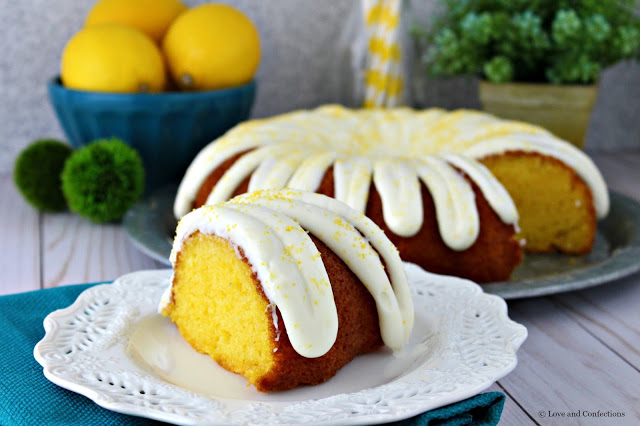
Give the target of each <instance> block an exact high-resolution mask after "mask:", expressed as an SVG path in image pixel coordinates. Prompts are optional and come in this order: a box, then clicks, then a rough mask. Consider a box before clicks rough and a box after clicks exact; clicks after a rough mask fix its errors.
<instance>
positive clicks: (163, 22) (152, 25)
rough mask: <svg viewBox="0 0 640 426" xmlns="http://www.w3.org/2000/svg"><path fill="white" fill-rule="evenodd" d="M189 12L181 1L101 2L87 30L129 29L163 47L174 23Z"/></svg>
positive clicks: (90, 17)
mask: <svg viewBox="0 0 640 426" xmlns="http://www.w3.org/2000/svg"><path fill="white" fill-rule="evenodd" d="M186 9H187V6H185V5H184V4H182V3H181V2H180V1H178V0H100V1H99V2H97V3H96V4H95V5H94V6H93V8H92V9H91V11H89V14H88V15H87V19H86V20H85V26H86V27H91V26H94V25H100V24H122V25H127V26H129V27H133V28H137V29H139V30H140V31H142V32H143V33H145V34H147V35H148V36H149V37H151V38H152V39H153V40H154V41H155V42H157V43H160V42H161V41H162V37H163V36H164V33H165V32H166V31H167V28H169V25H170V24H171V22H172V21H173V20H174V19H175V18H176V17H177V16H178V15H179V14H180V13H182V12H184V11H185V10H186Z"/></svg>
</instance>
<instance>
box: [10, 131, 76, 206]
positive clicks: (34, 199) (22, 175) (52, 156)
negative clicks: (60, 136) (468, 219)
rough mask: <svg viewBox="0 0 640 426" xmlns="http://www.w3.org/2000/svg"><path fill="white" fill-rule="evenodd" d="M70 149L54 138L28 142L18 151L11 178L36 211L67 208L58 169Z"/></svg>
mask: <svg viewBox="0 0 640 426" xmlns="http://www.w3.org/2000/svg"><path fill="white" fill-rule="evenodd" d="M72 151H73V150H72V149H71V147H70V146H69V145H67V144H66V143H64V142H60V141H58V140H54V139H42V140H37V141H35V142H33V143H31V144H30V145H29V146H28V147H27V148H26V149H25V150H24V151H22V152H21V153H20V155H19V156H18V159H17V160H16V163H15V167H14V169H13V181H14V182H15V184H16V186H17V187H18V189H19V190H20V193H21V194H22V196H23V197H24V198H25V199H26V200H27V201H28V202H29V204H31V205H32V206H33V207H35V208H36V209H38V210H42V211H50V212H57V211H62V210H65V209H66V208H67V202H66V200H65V198H64V195H63V194H62V186H61V182H60V172H62V168H63V167H64V163H65V161H66V160H67V158H69V156H70V155H71V152H72Z"/></svg>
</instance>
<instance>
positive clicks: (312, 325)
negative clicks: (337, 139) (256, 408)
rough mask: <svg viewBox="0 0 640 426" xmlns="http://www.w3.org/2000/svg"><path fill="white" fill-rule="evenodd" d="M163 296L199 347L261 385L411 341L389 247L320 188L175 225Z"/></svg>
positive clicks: (285, 385)
mask: <svg viewBox="0 0 640 426" xmlns="http://www.w3.org/2000/svg"><path fill="white" fill-rule="evenodd" d="M171 262H172V263H173V267H174V274H173V277H172V282H171V286H170V287H169V288H168V289H167V291H166V292H165V294H164V296H163V299H162V301H161V303H160V311H161V313H162V314H163V315H165V316H169V317H170V318H171V321H173V322H174V323H175V324H176V325H177V327H178V329H179V330H180V333H181V334H182V336H183V337H184V338H185V340H186V341H188V342H189V343H190V344H191V345H192V346H193V347H194V348H195V349H196V350H198V351H199V352H202V353H206V354H209V355H210V356H211V357H212V358H213V359H215V360H216V361H217V362H218V364H219V365H221V366H222V367H224V368H226V369H227V370H229V371H232V372H235V373H239V374H241V375H243V376H245V377H246V378H247V379H248V381H249V383H250V384H253V385H255V387H256V388H257V389H258V390H259V391H263V392H267V391H277V390H285V389H290V388H293V387H295V386H298V385H302V384H309V385H313V384H318V383H321V382H324V381H326V380H328V379H329V378H331V377H332V376H334V375H335V374H336V372H337V371H338V370H339V369H340V368H341V367H342V366H344V365H345V364H346V363H348V362H349V361H351V360H352V359H353V358H354V357H355V356H356V355H358V354H361V353H366V352H370V351H373V350H375V349H378V348H380V347H381V346H382V345H383V344H384V345H386V346H389V347H391V348H392V349H394V350H396V349H399V348H401V347H402V346H403V345H404V344H405V343H406V342H407V340H408V339H409V335H410V333H411V329H412V327H413V305H412V301H411V295H410V291H409V286H408V284H407V278H406V274H405V271H404V267H403V264H402V261H401V260H400V257H399V255H398V252H397V250H396V248H395V247H394V246H393V244H392V243H391V242H390V241H389V239H388V238H387V237H386V236H385V234H384V232H382V230H380V228H379V227H378V226H376V225H375V224H374V223H373V222H372V221H371V220H370V219H368V218H367V217H365V216H364V215H362V214H361V213H358V212H356V211H355V210H353V209H351V208H350V207H349V206H347V205H346V204H344V203H342V202H340V201H337V200H335V199H332V198H329V197H326V196H324V195H320V194H315V193H307V192H302V191H296V190H280V191H267V190H265V191H257V192H254V193H250V194H245V195H241V196H239V197H236V198H234V199H233V200H231V201H228V202H226V203H222V204H219V205H215V206H204V207H201V208H199V209H197V210H194V211H192V212H191V213H189V214H187V215H186V216H184V217H183V218H182V220H180V222H179V225H178V228H177V230H176V237H175V240H174V245H173V250H172V253H171Z"/></svg>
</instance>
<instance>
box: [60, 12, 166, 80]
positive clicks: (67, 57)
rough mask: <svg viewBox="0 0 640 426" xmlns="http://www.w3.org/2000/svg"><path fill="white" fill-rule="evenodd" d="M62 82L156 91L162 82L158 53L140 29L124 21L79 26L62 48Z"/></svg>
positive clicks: (161, 67)
mask: <svg viewBox="0 0 640 426" xmlns="http://www.w3.org/2000/svg"><path fill="white" fill-rule="evenodd" d="M60 68H61V73H60V77H61V79H62V84H64V85H65V86H66V87H68V88H70V89H77V90H88V91H97V92H120V93H134V92H159V91H161V90H162V89H163V88H164V85H165V79H166V78H165V73H166V72H165V67H164V62H163V59H162V53H161V52H160V49H159V48H158V46H156V44H155V43H154V42H153V41H152V40H151V38H149V37H148V36H147V35H145V34H144V33H142V32H140V31H138V30H136V29H134V28H131V27H126V26H124V25H116V24H103V25H98V26H95V27H89V28H83V29H82V30H80V31H79V32H77V33H76V34H75V35H74V36H73V37H71V39H70V40H69V41H68V42H67V45H66V46H65V48H64V51H63V52H62V62H61V67H60Z"/></svg>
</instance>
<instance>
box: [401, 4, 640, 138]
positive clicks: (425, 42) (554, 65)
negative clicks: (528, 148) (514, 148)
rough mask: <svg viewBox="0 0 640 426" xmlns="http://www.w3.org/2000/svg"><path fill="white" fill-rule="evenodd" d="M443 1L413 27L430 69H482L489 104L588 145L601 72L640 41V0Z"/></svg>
mask: <svg viewBox="0 0 640 426" xmlns="http://www.w3.org/2000/svg"><path fill="white" fill-rule="evenodd" d="M442 1H443V2H444V4H443V8H442V13H441V14H439V15H438V16H437V17H435V18H434V19H433V21H432V23H431V25H430V27H429V28H428V29H425V28H419V27H416V28H414V29H413V34H414V36H415V37H416V40H417V44H418V47H419V50H420V51H421V52H422V56H421V63H423V64H424V65H425V66H426V69H427V71H428V73H429V74H430V75H432V76H455V75H463V74H474V75H477V76H479V77H480V79H481V81H480V85H479V97H480V101H481V102H482V104H483V106H484V108H485V110H487V111H488V112H491V113H493V114H496V115H498V116H501V117H504V118H509V119H518V120H523V121H528V122H532V123H535V124H539V125H542V126H544V127H546V128H548V129H549V130H550V131H552V132H554V133H555V134H557V135H558V136H560V137H562V138H564V139H566V140H569V141H571V142H572V143H574V144H576V145H578V146H580V147H581V146H582V145H583V143H584V137H585V134H586V129H587V126H588V122H589V116H590V113H591V109H592V107H593V104H594V103H595V99H596V93H597V83H598V78H599V75H600V72H601V71H602V70H603V69H604V68H605V67H607V66H610V65H613V64H615V63H616V62H618V61H621V60H623V59H628V58H634V57H635V56H636V55H637V52H638V50H639V47H640V18H638V17H637V16H636V15H635V6H636V1H634V0H559V1H555V0H532V1H525V0H476V1H474V0H466V1H459V0H442Z"/></svg>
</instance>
